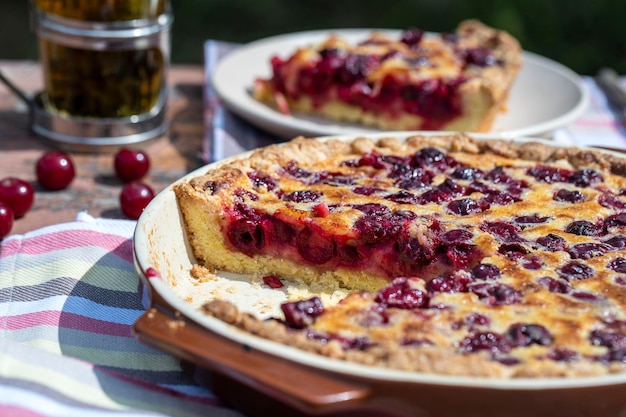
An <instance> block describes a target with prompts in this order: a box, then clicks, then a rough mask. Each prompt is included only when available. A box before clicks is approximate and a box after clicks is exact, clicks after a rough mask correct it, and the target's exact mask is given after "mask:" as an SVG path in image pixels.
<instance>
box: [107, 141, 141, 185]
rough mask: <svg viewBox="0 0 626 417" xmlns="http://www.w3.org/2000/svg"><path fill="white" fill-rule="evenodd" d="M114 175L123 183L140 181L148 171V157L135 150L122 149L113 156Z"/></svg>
mask: <svg viewBox="0 0 626 417" xmlns="http://www.w3.org/2000/svg"><path fill="white" fill-rule="evenodd" d="M113 162H114V166H115V173H116V174H117V176H118V177H119V178H120V179H121V180H122V181H124V182H130V181H136V180H140V179H142V178H143V177H144V176H145V175H146V174H147V173H148V170H149V169H150V159H149V158H148V155H147V154H146V153H145V152H143V151H141V150H137V149H129V148H122V149H120V150H119V151H118V152H117V153H116V154H115V159H114V161H113Z"/></svg>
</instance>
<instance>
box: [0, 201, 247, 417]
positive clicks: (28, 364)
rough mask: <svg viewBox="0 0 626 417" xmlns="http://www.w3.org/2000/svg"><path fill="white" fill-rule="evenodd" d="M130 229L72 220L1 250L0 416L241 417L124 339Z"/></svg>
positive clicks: (172, 364)
mask: <svg viewBox="0 0 626 417" xmlns="http://www.w3.org/2000/svg"><path fill="white" fill-rule="evenodd" d="M134 227H135V222H133V221H128V220H106V219H94V218H92V217H91V216H89V215H87V214H86V213H80V214H79V215H78V217H77V221H76V222H72V223H68V224H61V225H57V226H50V227H46V228H42V229H40V230H35V231H33V232H30V233H27V234H24V235H13V236H10V237H8V238H6V239H5V240H4V241H3V242H2V246H1V249H2V251H1V254H0V416H3V417H4V416H6V417H39V416H59V417H61V416H63V417H71V416H81V417H89V416H94V417H95V416H98V417H101V416H113V415H114V416H181V417H194V416H219V417H222V416H223V417H234V416H240V415H241V414H239V413H236V412H234V411H232V410H230V409H228V408H225V407H224V406H222V405H221V404H220V403H219V401H218V400H217V399H216V398H215V397H214V396H213V395H212V394H211V392H209V391H208V390H207V389H205V388H202V387H200V386H198V385H196V384H195V383H194V382H193V381H192V380H191V378H190V377H189V376H188V375H187V374H186V373H185V372H183V371H182V370H181V366H180V363H179V361H178V360H176V359H175V358H173V357H172V356H170V355H168V354H165V353H163V352H160V351H158V350H155V349H152V348H150V347H148V346H146V345H144V344H142V343H140V342H138V341H137V340H136V339H135V338H134V337H133V336H132V334H131V328H132V325H133V323H134V322H135V320H136V319H137V318H138V317H139V316H140V315H141V314H142V312H143V311H144V309H143V307H142V305H141V302H140V299H139V296H138V293H137V278H136V276H135V273H134V268H133V259H132V240H131V236H132V233H133V230H134Z"/></svg>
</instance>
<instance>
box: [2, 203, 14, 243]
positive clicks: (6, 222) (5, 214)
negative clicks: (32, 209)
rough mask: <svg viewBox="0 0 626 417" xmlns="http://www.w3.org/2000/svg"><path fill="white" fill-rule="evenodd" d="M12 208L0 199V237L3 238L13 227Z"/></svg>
mask: <svg viewBox="0 0 626 417" xmlns="http://www.w3.org/2000/svg"><path fill="white" fill-rule="evenodd" d="M13 219H14V216H13V210H11V206H9V205H8V204H6V203H3V202H1V201H0V239H4V237H5V236H7V235H8V234H9V233H11V229H12V228H13Z"/></svg>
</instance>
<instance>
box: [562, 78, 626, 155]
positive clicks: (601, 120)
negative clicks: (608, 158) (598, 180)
mask: <svg viewBox="0 0 626 417" xmlns="http://www.w3.org/2000/svg"><path fill="white" fill-rule="evenodd" d="M620 81H621V83H622V86H624V88H626V77H622V78H621V79H620ZM583 83H584V87H585V88H586V89H587V91H589V108H588V109H587V110H586V111H585V112H584V113H583V114H582V116H581V117H580V118H578V119H577V120H575V121H574V122H572V123H571V124H569V125H568V126H566V127H563V128H561V129H558V130H556V131H555V132H554V135H553V139H554V140H555V141H556V142H558V143H563V144H566V145H574V146H605V147H609V148H616V149H626V130H624V128H622V127H620V126H619V124H618V123H617V122H616V117H615V114H614V113H613V111H612V110H611V108H610V106H609V104H608V102H607V100H606V97H605V96H604V94H602V91H601V90H600V88H599V87H598V85H597V84H596V83H595V81H594V80H593V78H592V77H583Z"/></svg>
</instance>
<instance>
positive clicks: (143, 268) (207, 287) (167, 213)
mask: <svg viewBox="0 0 626 417" xmlns="http://www.w3.org/2000/svg"><path fill="white" fill-rule="evenodd" d="M422 134H426V135H430V134H437V133H436V132H422ZM389 135H390V133H389V132H387V133H383V134H378V135H368V136H369V137H371V138H373V139H376V138H380V137H388V136H389ZM408 135H410V134H409V133H406V132H404V133H398V134H397V135H396V136H397V137H398V138H399V139H401V140H403V139H404V138H406V137H407V136H408ZM324 139H327V138H320V140H324ZM338 139H340V140H353V139H354V136H352V137H350V136H344V137H339V138H338ZM524 140H526V139H523V138H520V139H516V141H520V142H522V141H524ZM533 140H539V139H533ZM546 143H548V142H547V141H546ZM245 155H246V154H241V155H237V156H234V157H231V158H228V159H225V160H223V161H220V162H217V163H213V164H210V165H207V166H205V167H202V168H199V169H197V170H195V171H193V172H191V173H189V174H188V175H186V176H185V177H183V178H181V179H180V180H178V181H176V182H175V183H174V184H172V185H170V186H168V187H167V188H166V189H165V190H163V191H162V192H161V193H159V194H158V195H157V196H156V197H155V198H154V199H153V200H152V201H151V202H150V204H149V205H148V206H147V207H146V209H145V210H144V212H143V213H142V215H141V216H140V218H139V220H138V222H137V227H136V229H135V233H134V238H133V241H134V254H135V262H136V264H135V265H136V268H137V270H138V272H139V274H140V275H143V276H149V274H147V271H148V270H149V269H154V270H156V271H158V272H159V276H152V277H151V278H149V281H150V285H151V286H152V289H153V290H154V291H156V292H158V293H159V295H160V296H161V297H162V298H163V299H164V300H165V301H166V302H167V303H168V304H169V305H170V306H172V307H173V308H174V309H175V310H176V311H178V312H180V313H181V314H182V315H184V316H185V317H188V318H190V319H191V320H193V321H194V322H195V323H197V324H199V325H200V326H203V327H204V328H206V329H207V330H209V331H211V332H214V333H216V334H218V335H221V336H224V337H226V338H229V339H231V340H234V341H236V342H238V343H241V344H242V345H245V346H248V347H251V348H252V349H257V350H260V351H263V352H266V353H268V354H271V355H275V356H277V357H281V358H286V359H288V360H291V361H294V362H297V363H301V364H305V365H309V366H313V367H317V368H319V369H324V370H331V371H334V372H340V373H343V374H346V375H357V376H360V377H365V378H372V379H376V378H378V379H383V380H389V381H408V382H428V383H433V384H445V385H455V386H463V385H465V384H469V385H471V386H474V387H484V388H493V389H498V390H501V389H516V390H538V389H554V388H558V389H561V388H574V387H585V386H587V387H589V386H596V385H610V384H615V383H624V381H625V380H626V374H623V373H622V374H615V375H608V376H601V377H589V378H585V377H580V378H564V379H561V378H553V379H550V378H545V379H533V378H530V379H525V378H518V379H512V380H500V379H491V378H475V377H456V376H447V375H430V374H421V373H413V372H404V371H400V370H394V369H383V368H376V367H369V366H366V365H361V364H356V363H351V362H345V361H340V360H335V359H330V358H327V357H323V356H319V355H315V354H312V353H308V352H304V351H301V350H298V349H296V348H294V347H290V346H286V345H282V344H280V343H277V342H273V341H270V340H267V339H263V338H260V337H257V336H254V335H252V334H249V333H247V332H245V331H243V330H240V329H238V328H236V327H234V326H231V325H228V324H226V323H225V322H222V321H220V320H218V319H216V318H213V317H209V316H207V315H205V314H203V313H202V312H201V311H200V309H199V306H200V305H201V304H202V303H203V302H205V301H208V300H209V299H212V298H216V297H217V298H219V299H222V300H228V301H230V302H232V303H234V304H235V305H237V307H238V308H239V309H240V310H242V311H246V312H250V313H252V314H254V315H255V316H257V317H259V318H265V317H268V314H267V313H268V312H269V313H270V314H269V316H272V314H271V309H270V310H268V309H267V307H266V306H267V305H269V304H274V306H273V307H277V306H276V304H277V303H280V302H282V301H284V300H285V294H284V293H283V292H282V291H279V290H276V289H267V288H265V289H263V288H261V286H259V285H256V284H254V282H251V281H250V280H249V278H246V277H245V276H241V275H236V274H229V273H224V272H218V273H217V276H216V277H215V279H212V280H206V281H205V282H198V280H197V279H194V278H192V277H191V275H190V269H191V267H192V265H193V264H194V263H195V259H194V257H193V254H192V252H191V249H190V247H189V244H188V241H187V237H186V235H185V231H184V226H183V219H182V215H181V212H180V210H179V208H178V205H177V202H176V197H175V195H174V192H173V190H172V189H173V187H174V186H175V184H177V183H179V182H182V181H187V180H188V179H190V178H192V177H194V176H198V175H201V174H204V173H205V172H206V171H207V170H210V169H216V168H217V167H219V166H220V165H223V164H228V163H230V162H232V161H233V160H234V159H236V158H239V157H243V156H245ZM286 284H288V283H286ZM288 285H289V284H288Z"/></svg>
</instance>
